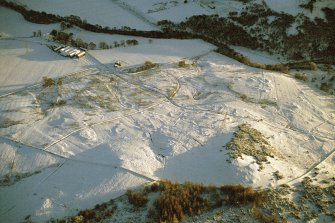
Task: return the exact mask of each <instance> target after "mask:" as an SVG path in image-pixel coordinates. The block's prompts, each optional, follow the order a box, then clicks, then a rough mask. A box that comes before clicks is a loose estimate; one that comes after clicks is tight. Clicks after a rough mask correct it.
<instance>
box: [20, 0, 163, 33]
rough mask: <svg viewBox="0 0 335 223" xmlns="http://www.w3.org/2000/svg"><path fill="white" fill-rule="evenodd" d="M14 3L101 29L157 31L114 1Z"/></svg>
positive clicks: (63, 0) (64, 0)
mask: <svg viewBox="0 0 335 223" xmlns="http://www.w3.org/2000/svg"><path fill="white" fill-rule="evenodd" d="M15 2H18V3H20V4H22V5H27V6H28V7H29V8H30V9H33V10H36V11H44V12H48V13H52V14H56V15H61V16H69V15H75V16H79V17H80V18H81V19H82V20H86V21H87V22H89V23H91V24H99V25H101V26H103V27H105V26H108V27H110V28H113V27H117V28H121V27H123V26H127V27H130V28H133V29H139V30H155V29H157V27H156V26H155V25H153V24H151V23H148V22H147V21H143V20H142V17H140V16H138V15H136V14H135V13H131V12H129V11H128V10H126V9H124V8H123V7H121V6H122V5H121V6H120V5H119V4H118V3H117V1H115V0H114V1H113V0H99V4H97V2H96V1H95V0H85V1H79V0H74V1H70V2H69V1H67V0H57V1H54V0H47V1H45V0H32V1H30V0H29V1H27V0H15Z"/></svg>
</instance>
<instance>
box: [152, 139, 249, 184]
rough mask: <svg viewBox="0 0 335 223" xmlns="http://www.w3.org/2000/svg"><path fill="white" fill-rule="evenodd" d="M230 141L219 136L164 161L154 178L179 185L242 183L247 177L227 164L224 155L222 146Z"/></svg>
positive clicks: (232, 165)
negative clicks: (171, 181)
mask: <svg viewBox="0 0 335 223" xmlns="http://www.w3.org/2000/svg"><path fill="white" fill-rule="evenodd" d="M231 137H232V134H231V133H230V134H219V135H217V136H215V137H213V138H211V139H209V140H208V141H207V143H206V144H205V145H204V146H199V147H195V148H192V149H191V150H190V151H188V152H185V153H182V154H180V155H177V156H174V157H171V158H166V159H167V160H166V164H165V167H164V168H161V169H159V170H157V171H156V172H155V176H157V177H159V178H161V179H169V180H173V181H179V182H185V181H192V182H199V183H205V184H223V183H224V184H237V183H245V179H246V174H247V173H246V172H244V171H242V170H241V169H239V168H238V167H237V166H235V165H234V164H231V163H228V162H227V161H226V160H227V159H228V155H227V151H226V149H224V148H223V147H222V146H224V145H226V143H227V142H228V141H229V140H230V139H231Z"/></svg>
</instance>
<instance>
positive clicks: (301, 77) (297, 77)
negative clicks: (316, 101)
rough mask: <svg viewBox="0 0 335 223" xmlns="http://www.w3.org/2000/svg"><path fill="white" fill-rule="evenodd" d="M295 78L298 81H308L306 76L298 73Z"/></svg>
mask: <svg viewBox="0 0 335 223" xmlns="http://www.w3.org/2000/svg"><path fill="white" fill-rule="evenodd" d="M294 77H295V78H296V79H298V80H302V81H308V77H307V75H306V74H301V73H296V74H295V75H294Z"/></svg>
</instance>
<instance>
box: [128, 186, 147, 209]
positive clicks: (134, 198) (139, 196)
mask: <svg viewBox="0 0 335 223" xmlns="http://www.w3.org/2000/svg"><path fill="white" fill-rule="evenodd" d="M126 195H127V197H128V201H129V203H131V204H132V205H134V206H135V207H144V206H145V205H146V204H147V202H148V198H147V195H146V194H144V193H140V192H135V191H131V190H128V191H127V193H126Z"/></svg>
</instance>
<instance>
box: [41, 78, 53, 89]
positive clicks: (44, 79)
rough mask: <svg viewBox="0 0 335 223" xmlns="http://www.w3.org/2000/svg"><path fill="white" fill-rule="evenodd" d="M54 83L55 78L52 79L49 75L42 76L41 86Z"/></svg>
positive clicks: (48, 85)
mask: <svg viewBox="0 0 335 223" xmlns="http://www.w3.org/2000/svg"><path fill="white" fill-rule="evenodd" d="M54 85H55V80H53V79H52V78H49V77H43V84H42V86H43V87H45V88H46V87H51V86H54Z"/></svg>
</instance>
